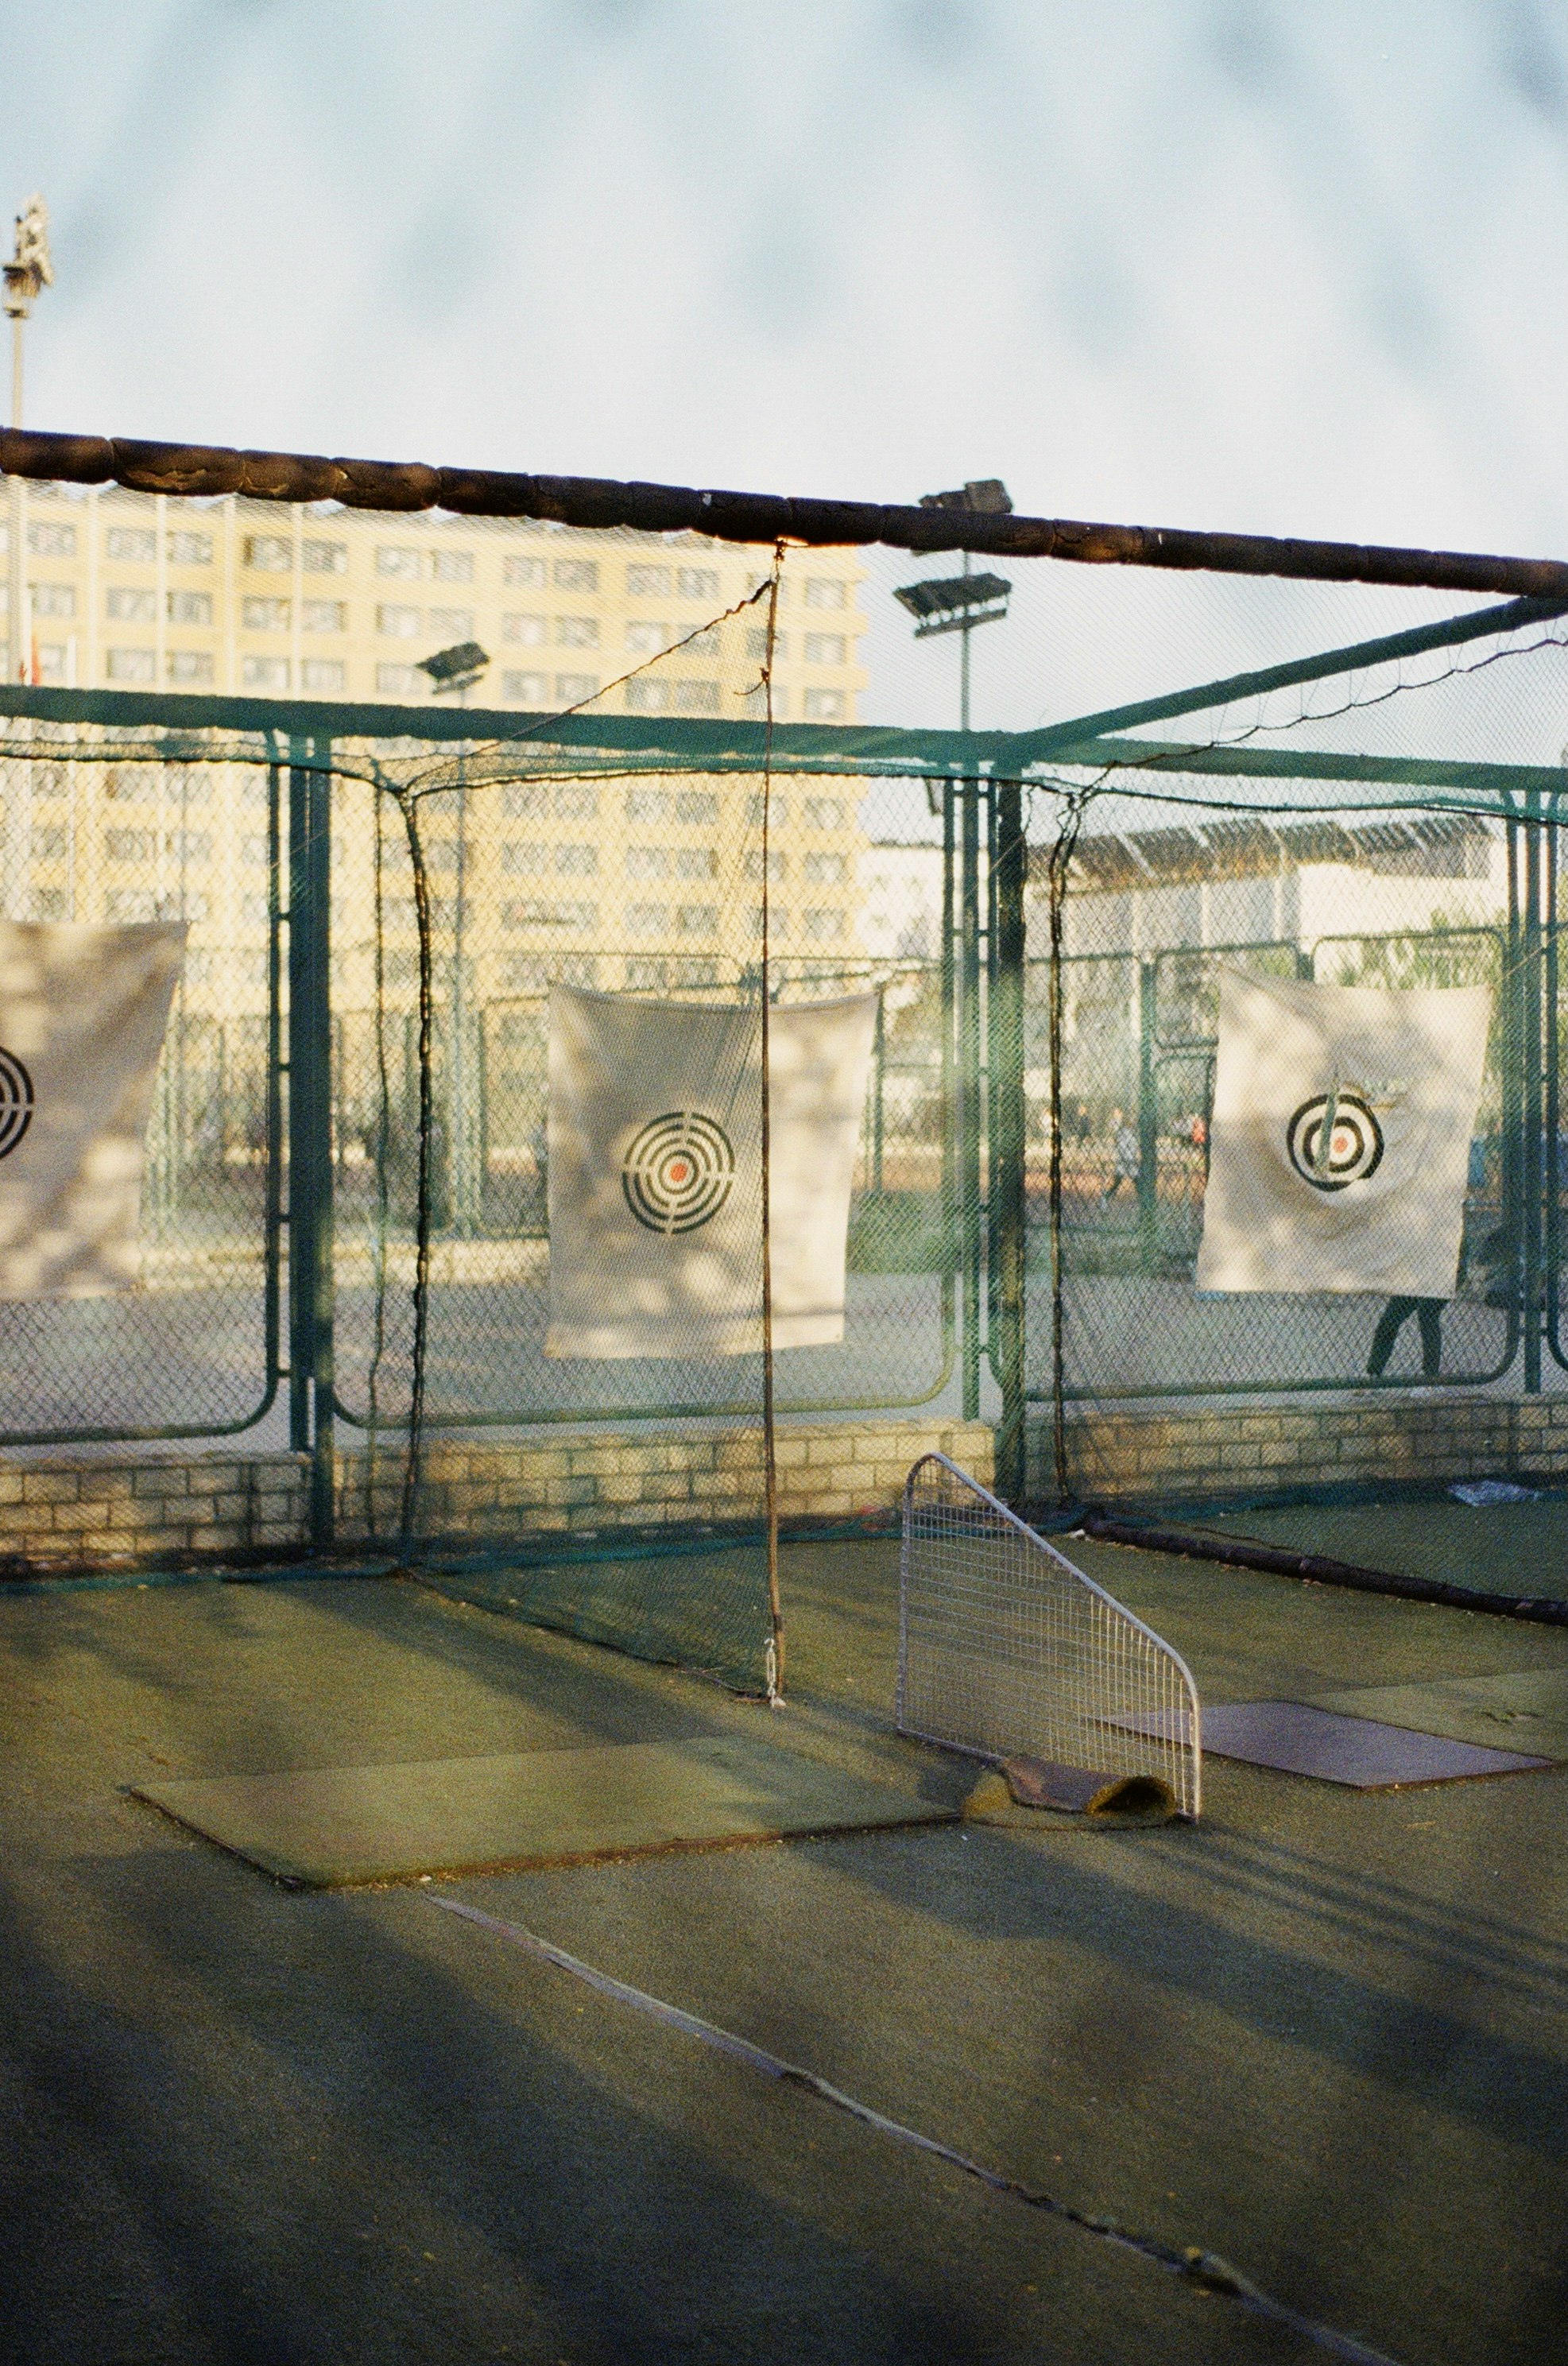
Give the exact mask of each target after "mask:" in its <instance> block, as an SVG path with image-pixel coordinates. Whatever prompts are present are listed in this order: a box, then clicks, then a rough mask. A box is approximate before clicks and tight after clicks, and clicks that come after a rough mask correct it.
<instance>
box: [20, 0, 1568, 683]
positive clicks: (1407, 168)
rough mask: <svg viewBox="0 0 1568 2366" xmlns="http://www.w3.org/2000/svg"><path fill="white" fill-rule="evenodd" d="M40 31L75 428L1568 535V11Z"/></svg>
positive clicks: (923, 9)
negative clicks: (967, 483)
mask: <svg viewBox="0 0 1568 2366" xmlns="http://www.w3.org/2000/svg"><path fill="white" fill-rule="evenodd" d="M0 46H3V51H4V54H5V56H6V69H7V70H6V76H5V80H4V85H3V87H0V160H3V164H4V170H3V172H0V204H3V205H4V206H5V207H6V209H7V210H9V209H11V208H14V207H15V206H16V205H17V204H19V203H20V202H21V200H22V199H23V198H24V197H26V196H27V195H28V192H29V191H30V190H32V189H33V188H34V187H38V188H40V189H42V190H43V192H44V193H45V195H46V197H48V199H49V202H50V205H51V209H52V213H53V217H54V225H55V254H56V262H57V267H58V285H57V287H55V288H54V289H53V290H52V291H51V293H50V294H49V295H48V296H47V297H46V298H45V299H44V300H43V301H42V302H41V303H40V305H39V310H38V313H37V317H36V322H35V325H34V327H33V329H32V331H31V332H30V344H29V377H28V418H29V420H30V422H31V423H34V424H38V425H45V424H47V425H51V426H61V427H72V428H83V429H92V430H99V431H108V432H114V433H118V434H140V435H159V436H171V437H178V436H189V437H193V438H197V439H200V440H204V441H210V442H214V443H241V444H254V445H273V446H285V447H294V448H303V449H306V450H319V451H327V452H348V453H362V454H369V455H374V456H387V457H398V458H405V457H419V458H423V459H429V460H435V461H466V462H472V463H482V464H490V465H492V466H497V467H502V468H540V469H550V470H566V471H581V472H584V473H588V474H593V475H605V476H641V477H652V478H662V479H673V480H676V481H680V482H687V483H691V482H695V483H698V484H731V485H739V486H746V487H758V488H765V489H769V490H781V491H800V492H820V493H839V494H853V495H862V496H868V497H874V498H889V499H895V500H907V499H909V498H911V497H912V496H914V495H917V494H919V493H920V492H922V491H925V490H930V489H931V488H933V487H936V486H942V485H948V484H953V483H956V482H960V481H962V480H963V479H964V478H966V477H971V476H988V475H993V474H994V475H999V476H1002V477H1004V478H1005V479H1007V481H1008V483H1009V484H1010V487H1011V489H1012V491H1013V493H1014V496H1015V498H1016V500H1017V501H1018V504H1019V506H1020V507H1021V508H1027V509H1030V510H1033V511H1037V512H1044V513H1055V514H1065V515H1069V516H1080V517H1091V518H1092V517H1100V518H1111V519H1133V520H1138V521H1140V522H1144V523H1151V524H1191V525H1213V526H1220V525H1224V526H1230V527H1237V528H1251V529H1256V530H1259V531H1265V532H1289V533H1300V534H1315V535H1342V536H1348V537H1352V538H1355V539H1358V540H1385V541H1411V542H1419V543H1430V544H1447V545H1458V546H1471V547H1481V548H1500V549H1511V550H1523V551H1531V552H1536V551H1541V552H1560V551H1562V550H1563V549H1564V548H1565V547H1568V437H1565V436H1564V434H1563V409H1564V389H1565V387H1568V303H1565V301H1564V276H1563V258H1564V255H1565V254H1568V237H1565V232H1568V136H1565V135H1568V16H1565V14H1564V12H1563V10H1562V8H1561V7H1560V6H1554V5H1551V0H1310V5H1305V0H493V4H492V5H485V0H440V5H434V0H424V5H413V4H412V0H131V5H130V6H127V5H126V0H50V5H49V6H47V7H44V6H39V5H37V0H0ZM1055 571H1056V572H1057V573H1060V572H1061V571H1062V570H1055ZM1068 571H1069V572H1070V573H1072V574H1073V575H1074V576H1075V577H1076V579H1077V581H1079V582H1080V583H1081V581H1082V580H1083V576H1084V573H1085V572H1086V571H1085V570H1068ZM1090 571H1092V572H1094V573H1096V574H1103V570H1090ZM1309 623H1310V620H1308V619H1306V618H1305V617H1303V619H1302V629H1303V633H1306V634H1307V637H1313V638H1315V637H1318V636H1317V633H1316V631H1315V629H1311V630H1309ZM1373 628H1374V629H1375V628H1376V627H1375V625H1374V626H1373ZM1267 637H1268V636H1267V635H1265V639H1267ZM1343 637H1354V636H1353V632H1351V631H1347V632H1346V633H1345V635H1344V636H1343ZM1200 638H1201V636H1200ZM936 646H938V647H939V648H940V647H942V646H945V645H936ZM992 648H993V650H994V659H995V660H1000V659H1001V656H1002V648H1001V643H1000V641H999V640H998V641H996V642H995V643H993V645H992ZM1200 659H1201V652H1200V651H1199V650H1198V649H1196V648H1194V650H1193V652H1192V661H1193V662H1195V663H1196V662H1199V661H1200ZM1184 661H1185V660H1184ZM934 665H935V661H934V660H933V661H932V664H931V666H928V667H927V669H926V675H925V677H924V678H926V679H929V680H931V682H935V681H936V679H937V672H936V671H935V670H932V669H933V667H934ZM1213 670H1219V669H1218V667H1217V666H1216V667H1215V668H1214V669H1213ZM1099 679H1100V677H1099V676H1096V677H1095V680H1096V681H1098V680H1099ZM1094 687H1095V684H1094V682H1091V681H1090V680H1089V679H1088V678H1086V679H1085V680H1084V682H1083V684H1082V688H1083V692H1084V694H1085V695H1086V696H1092V695H1093V694H1094ZM1065 694H1066V693H1065ZM943 695H944V700H945V698H946V693H945V691H944V693H943ZM1053 706H1055V707H1056V711H1060V708H1059V704H1057V703H1056V701H1055V700H1054V699H1053V698H1051V697H1048V696H1037V695H1036V694H1035V691H1034V689H1033V688H1032V687H1031V688H1028V689H1026V690H1021V692H1020V694H1019V697H1018V699H1017V700H1016V701H1011V702H1010V704H1009V715H1008V719H1018V720H1027V719H1032V716H1033V715H1034V714H1036V713H1039V712H1045V711H1050V710H1051V709H1052V707H1053ZM996 719H998V720H999V719H1002V717H1001V715H1000V714H999V713H998V715H997V717H996Z"/></svg>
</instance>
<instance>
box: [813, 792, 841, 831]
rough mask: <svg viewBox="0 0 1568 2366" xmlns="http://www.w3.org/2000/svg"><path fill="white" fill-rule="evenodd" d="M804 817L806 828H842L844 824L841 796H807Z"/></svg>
mask: <svg viewBox="0 0 1568 2366" xmlns="http://www.w3.org/2000/svg"><path fill="white" fill-rule="evenodd" d="M805 819H806V827H807V829H842V828H843V826H844V801H843V799H842V797H807V800H806V816H805Z"/></svg>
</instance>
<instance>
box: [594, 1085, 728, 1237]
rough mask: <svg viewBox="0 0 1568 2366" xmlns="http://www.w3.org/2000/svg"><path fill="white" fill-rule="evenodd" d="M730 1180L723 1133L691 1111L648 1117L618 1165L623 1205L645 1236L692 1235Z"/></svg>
mask: <svg viewBox="0 0 1568 2366" xmlns="http://www.w3.org/2000/svg"><path fill="white" fill-rule="evenodd" d="M734 1180H735V1153H734V1151H733V1150H732V1149H731V1148H730V1146H729V1137H728V1134H727V1133H726V1132H725V1131H724V1128H723V1127H722V1126H721V1125H716V1123H715V1122H714V1121H713V1119H712V1118H711V1117H701V1116H699V1115H698V1113H697V1112H696V1110H666V1112H665V1114H664V1115H663V1116H662V1117H656V1118H653V1119H651V1120H650V1121H649V1123H648V1124H647V1125H645V1126H644V1127H643V1128H642V1130H641V1132H639V1133H637V1135H636V1136H635V1137H634V1139H633V1141H632V1144H631V1146H630V1148H629V1149H628V1150H627V1152H626V1156H625V1158H624V1159H623V1160H622V1161H621V1189H623V1190H624V1191H625V1193H626V1205H627V1207H628V1208H629V1209H630V1210H631V1211H632V1213H633V1215H634V1216H635V1217H636V1218H637V1222H638V1223H639V1224H646V1225H647V1226H648V1229H649V1232H650V1233H694V1232H695V1231H696V1229H697V1227H698V1225H699V1224H705V1223H706V1222H708V1220H709V1218H710V1217H712V1216H716V1215H717V1213H718V1211H719V1210H720V1209H721V1208H722V1207H723V1205H724V1203H725V1201H726V1200H728V1197H729V1191H730V1186H731V1185H732V1184H733V1182H734Z"/></svg>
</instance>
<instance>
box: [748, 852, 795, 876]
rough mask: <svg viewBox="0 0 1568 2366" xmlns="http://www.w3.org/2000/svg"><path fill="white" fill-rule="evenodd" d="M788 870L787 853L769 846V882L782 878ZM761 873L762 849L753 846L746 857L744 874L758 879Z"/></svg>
mask: <svg viewBox="0 0 1568 2366" xmlns="http://www.w3.org/2000/svg"><path fill="white" fill-rule="evenodd" d="M788 870H789V857H788V855H787V854H781V853H780V852H779V851H777V849H776V848H774V847H771V846H770V847H769V849H768V878H769V881H770V883H771V882H773V881H775V880H779V879H783V878H784V876H785V875H786V873H787V872H788ZM761 875H762V851H761V847H753V848H752V850H751V851H750V853H749V854H748V855H747V857H746V876H747V878H748V879H760V878H761Z"/></svg>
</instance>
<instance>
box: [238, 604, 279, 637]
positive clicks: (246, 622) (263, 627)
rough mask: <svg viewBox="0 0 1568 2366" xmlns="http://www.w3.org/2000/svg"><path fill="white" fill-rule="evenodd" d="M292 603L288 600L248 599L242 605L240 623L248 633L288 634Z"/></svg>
mask: <svg viewBox="0 0 1568 2366" xmlns="http://www.w3.org/2000/svg"><path fill="white" fill-rule="evenodd" d="M290 614H291V603H290V602H288V601H287V600H257V599H247V600H242V601H241V603H240V622H241V623H242V624H243V626H244V628H245V630H246V632H247V633H286V632H287V631H288V620H289V616H290Z"/></svg>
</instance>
